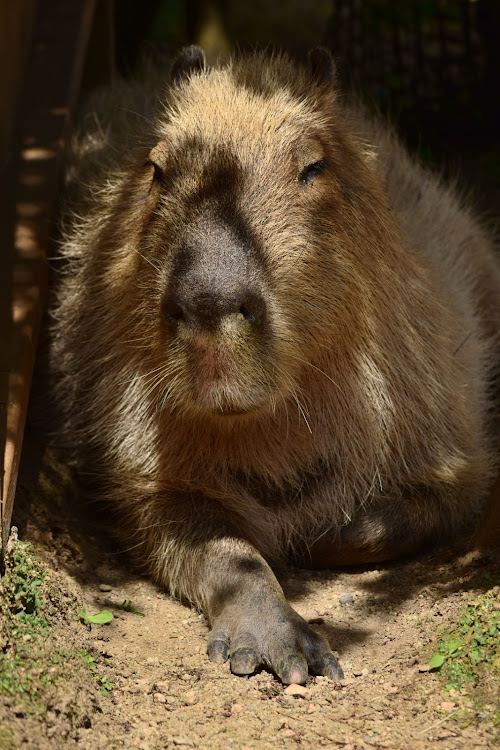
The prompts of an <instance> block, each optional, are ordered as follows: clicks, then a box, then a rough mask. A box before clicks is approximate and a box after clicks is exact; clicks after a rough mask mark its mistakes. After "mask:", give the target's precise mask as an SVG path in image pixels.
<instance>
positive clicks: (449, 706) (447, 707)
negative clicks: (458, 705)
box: [439, 701, 455, 711]
mask: <svg viewBox="0 0 500 750" xmlns="http://www.w3.org/2000/svg"><path fill="white" fill-rule="evenodd" d="M439 707H440V708H442V709H443V711H453V709H454V708H455V704H454V703H452V702H451V701H441V703H440V704H439Z"/></svg>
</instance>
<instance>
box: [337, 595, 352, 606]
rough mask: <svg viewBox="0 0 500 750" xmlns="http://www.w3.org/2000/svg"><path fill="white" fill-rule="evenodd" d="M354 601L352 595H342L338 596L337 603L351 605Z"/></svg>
mask: <svg viewBox="0 0 500 750" xmlns="http://www.w3.org/2000/svg"><path fill="white" fill-rule="evenodd" d="M353 601H354V596H353V595H352V594H342V596H339V602H340V603H341V604H351V603H352V602H353Z"/></svg>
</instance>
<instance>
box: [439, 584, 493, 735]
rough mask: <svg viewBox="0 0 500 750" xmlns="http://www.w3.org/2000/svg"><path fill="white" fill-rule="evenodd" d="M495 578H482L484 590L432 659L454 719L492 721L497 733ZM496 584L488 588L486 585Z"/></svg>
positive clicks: (460, 720) (479, 593) (468, 607)
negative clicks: (452, 707)
mask: <svg viewBox="0 0 500 750" xmlns="http://www.w3.org/2000/svg"><path fill="white" fill-rule="evenodd" d="M496 580H497V578H496V576H490V577H489V578H488V579H487V578H486V577H485V576H482V578H481V581H479V580H477V581H476V584H478V585H479V586H481V588H484V589H485V590H484V591H482V592H478V593H477V595H476V597H475V598H474V599H472V600H471V601H469V603H468V605H467V607H466V609H465V611H464V613H463V615H462V616H461V617H460V619H459V621H458V622H457V624H456V626H455V627H454V628H453V629H450V630H448V631H447V632H446V633H443V637H442V639H441V641H440V643H439V646H438V654H435V656H434V657H433V660H434V664H435V665H436V667H437V668H436V671H437V674H438V675H439V679H440V680H441V681H442V683H443V686H444V690H445V693H446V694H447V696H450V695H451V697H452V698H453V700H454V701H455V703H456V705H457V710H456V712H455V713H454V719H455V720H457V721H459V722H461V723H465V724H468V723H470V722H471V721H472V722H476V721H477V722H481V723H482V724H484V723H485V722H491V725H492V731H496V732H497V738H498V733H500V709H499V706H500V688H499V685H500V605H499V589H498V586H497V585H496ZM488 582H489V583H490V584H495V585H490V588H487V583H488Z"/></svg>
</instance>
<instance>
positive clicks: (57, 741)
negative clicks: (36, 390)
mask: <svg viewBox="0 0 500 750" xmlns="http://www.w3.org/2000/svg"><path fill="white" fill-rule="evenodd" d="M14 520H15V523H16V524H17V526H18V527H19V537H20V539H22V540H23V541H27V542H29V544H30V546H29V549H30V550H31V553H30V554H29V555H28V558H29V560H31V562H30V563H29V565H28V563H26V560H25V559H24V558H23V562H22V565H24V566H25V567H28V568H29V567H30V565H32V566H34V568H33V569H34V570H36V571H41V573H40V572H38V573H37V572H35V573H34V574H33V575H35V580H34V581H33V580H32V583H33V586H34V587H35V588H37V590H38V589H40V592H41V593H40V597H41V598H40V602H42V604H43V601H45V605H43V606H42V604H40V611H42V610H43V613H44V617H45V619H44V620H43V622H44V623H45V622H47V625H43V627H42V628H41V630H39V633H38V635H37V630H36V628H37V627H40V626H39V621H38V620H30V619H29V616H27V615H26V614H24V615H23V617H24V620H25V621H26V623H28V625H29V627H30V628H31V630H28V631H26V630H22V628H21V626H20V625H19V624H18V622H17V621H16V618H19V611H21V610H22V609H23V607H24V611H25V613H26V612H27V611H28V609H29V607H28V605H27V604H26V601H27V599H26V597H25V599H24V600H23V601H24V605H18V608H17V609H18V611H17V614H13V612H14V610H12V608H11V610H10V614H9V608H8V606H7V599H8V591H7V589H6V588H5V587H6V586H7V584H4V589H3V612H4V622H3V627H2V619H1V614H0V633H1V635H0V657H1V655H2V653H3V659H4V668H5V665H6V664H7V665H8V664H10V665H11V666H12V665H14V667H15V669H14V671H13V672H12V673H9V674H10V675H11V676H10V677H8V679H7V680H6V678H5V671H4V680H3V682H2V673H1V668H2V662H1V659H0V750H15V749H16V748H30V749H31V748H33V749H35V748H36V750H45V748H59V747H61V748H82V749H83V748H85V749H87V748H88V749H89V750H101V748H113V749H114V748H134V750H135V749H137V750H159V749H160V748H177V747H181V748H182V747H186V748H190V747H194V748H200V749H201V748H229V747H235V748H241V749H242V750H245V748H262V749H264V748H266V749H267V748H293V747H295V746H297V745H298V746H301V747H304V748H317V747H325V748H348V749H349V750H354V749H355V748H365V747H373V748H410V749H411V750H417V749H420V748H421V749H422V750H424V749H425V748H429V747H439V748H443V750H454V749H455V748H493V747H496V746H498V743H499V740H500V734H499V723H498V720H499V712H498V706H499V698H500V693H499V687H498V678H499V674H500V671H499V666H500V659H499V658H498V657H499V656H500V654H499V653H498V648H499V644H498V638H497V636H498V632H499V627H500V623H499V622H498V621H499V610H500V604H499V596H498V594H499V591H500V589H499V586H498V582H499V581H500V575H499V574H500V567H499V566H498V564H495V563H494V562H493V561H492V560H488V559H484V558H483V559H480V558H477V557H476V558H474V557H473V556H471V555H468V556H467V554H466V547H465V546H464V545H463V544H462V545H461V546H459V547H457V548H456V549H447V550H439V551H434V552H431V553H428V554H426V555H423V556H421V557H419V558H418V559H414V560H410V561H405V562H400V563H397V564H393V565H390V566H385V567H373V568H368V569H367V568H364V569H354V570H343V571H340V572H339V571H327V572H321V573H311V572H306V571H302V570H297V569H294V570H290V571H286V573H285V574H284V575H283V576H282V582H283V585H284V588H285V592H286V594H287V596H288V598H289V600H290V601H291V602H292V603H293V606H294V607H295V608H296V609H297V611H298V612H299V613H300V614H301V615H302V616H303V617H305V618H306V620H308V621H309V622H310V623H313V625H314V627H315V628H317V629H318V631H320V632H321V633H323V634H324V635H325V636H326V637H327V638H328V640H329V642H330V644H331V646H332V649H333V650H334V651H335V653H337V654H338V656H339V659H340V661H341V664H342V666H343V668H344V671H345V675H346V677H345V680H343V681H342V683H332V682H330V681H329V680H328V679H327V678H323V677H313V676H311V677H310V678H309V680H308V682H307V684H306V686H305V687H303V688H298V689H297V688H296V687H295V688H292V689H291V690H290V689H284V687H283V686H282V685H281V684H280V683H279V681H277V680H276V679H275V678H274V676H273V675H272V674H269V673H268V672H266V671H261V672H259V673H258V674H255V675H253V676H251V677H249V678H242V677H236V676H234V675H232V674H231V673H230V671H229V667H228V666H227V665H222V666H220V665H213V664H211V663H210V662H209V661H208V659H207V657H206V654H205V648H206V636H207V625H206V622H205V619H204V617H203V615H201V614H199V613H198V612H196V611H194V610H193V609H190V608H188V607H186V606H184V605H182V604H181V603H179V602H176V601H173V600H172V599H170V598H169V596H168V595H167V593H166V592H165V591H162V590H161V589H159V588H157V587H155V586H154V585H153V584H152V583H150V582H149V581H148V580H145V579H144V578H142V577H140V576H138V575H136V574H135V573H134V572H133V570H132V569H131V566H130V563H129V561H128V560H127V559H126V557H125V556H124V555H122V554H121V553H120V552H119V551H118V550H117V548H116V546H115V543H114V541H113V540H112V537H111V535H110V533H109V524H110V521H109V519H107V518H106V517H105V515H104V514H103V513H102V511H101V509H98V508H95V507H94V506H92V505H88V504H87V503H84V502H83V500H82V499H81V498H80V497H79V495H78V492H77V490H76V488H75V483H74V482H73V481H72V477H71V474H70V472H69V470H68V469H67V468H66V467H64V466H61V465H59V464H58V463H57V462H56V461H55V460H54V459H53V458H52V457H51V456H50V455H49V454H47V452H44V451H42V449H41V447H40V446H39V445H37V444H35V443H33V444H28V449H27V451H26V455H25V459H24V465H23V467H22V471H21V479H20V483H19V492H18V497H17V500H16V508H15V519H14ZM14 547H16V545H14ZM19 549H21V550H22V549H25V548H24V546H23V547H19ZM23 554H24V553H23ZM30 555H31V557H30ZM16 559H18V560H19V559H21V558H19V555H18V558H16ZM12 564H13V563H12ZM17 565H18V568H19V565H20V563H17ZM5 580H7V578H6V579H5ZM23 585H24V584H23ZM42 589H43V591H45V594H44V595H43V596H42V594H43V591H42ZM44 597H45V598H44ZM14 598H16V597H14ZM17 598H19V597H17ZM11 600H12V601H13V599H12V597H11ZM12 601H11V603H12ZM485 602H486V604H487V607H489V610H488V612H490V614H491V613H493V615H495V613H496V620H495V622H496V623H497V626H498V627H497V629H496V630H495V628H494V626H493V625H492V622H493V620H491V621H488V625H487V627H488V628H489V631H488V632H489V635H488V634H487V637H489V639H490V645H491V640H492V638H493V641H494V643H493V647H494V648H496V649H497V654H496V657H495V659H494V660H493V661H492V660H491V659H490V661H489V662H488V664H486V663H484V664H482V665H481V664H479V666H477V667H476V669H474V670H473V671H472V672H467V669H466V665H464V663H463V660H462V657H463V655H464V653H465V650H466V648H465V642H466V640H467V638H468V637H469V636H468V635H467V634H465V636H464V632H465V630H466V629H467V626H466V625H465V626H464V622H466V621H465V620H464V613H467V612H469V613H470V612H476V611H479V610H478V608H479V607H481V606H483V605H484V603H485ZM82 603H84V605H85V608H86V611H87V613H88V614H94V613H96V612H99V611H101V610H103V609H106V610H111V611H112V612H113V614H114V617H113V620H112V621H111V622H110V623H109V624H104V625H98V624H94V625H91V626H89V625H88V624H87V625H86V624H85V623H84V622H82V620H81V618H79V613H80V612H81V608H82ZM124 603H126V604H125V607H126V608H125V609H124V608H123V605H124ZM0 605H2V590H1V589H0ZM44 607H45V608H44ZM474 608H476V609H474ZM128 610H133V611H128ZM1 612H2V609H1V608H0V613H1ZM6 613H7V614H6ZM139 613H142V614H139ZM35 615H36V612H34V614H33V615H32V617H34V616H35ZM5 618H7V619H5ZM21 619H22V618H21ZM30 623H31V624H30ZM33 623H35V624H34V625H33ZM460 623H461V627H462V630H461V631H460V633H461V635H460V633H459V636H458V637H459V638H461V639H462V643H463V645H461V646H460V648H459V649H458V651H456V653H455V655H454V656H450V657H449V659H448V660H447V662H446V663H445V666H444V667H443V668H442V670H441V672H432V671H429V668H428V663H429V659H430V657H431V656H432V655H433V654H435V653H436V652H437V651H438V650H439V648H440V643H441V644H442V642H443V640H444V642H445V650H446V648H448V646H447V645H446V643H447V641H446V639H447V638H449V637H456V636H453V635H452V636H450V634H453V633H454V632H456V628H457V625H459V624H460ZM28 625H25V627H28ZM476 625H477V622H476V621H475V620H474V627H476ZM464 628H465V630H464ZM485 637H486V636H485ZM478 638H479V637H478ZM441 651H443V646H442V645H441ZM457 654H461V656H460V658H458V657H457ZM9 659H10V662H9ZM16 660H17V661H16ZM476 661H477V660H476ZM483 662H484V659H483ZM16 665H17V666H16ZM448 667H449V668H448ZM452 667H453V669H455V673H453V670H452V669H451V668H452ZM481 667H484V668H483V669H481ZM446 669H448V672H446ZM457 669H458V673H457ZM16 670H17V671H16ZM450 670H451V671H450ZM460 670H462V671H460ZM462 678H464V679H462ZM9 680H10V682H9ZM16 680H17V682H16ZM23 680H24V682H23ZM2 687H3V690H2ZM294 692H297V693H298V694H294Z"/></svg>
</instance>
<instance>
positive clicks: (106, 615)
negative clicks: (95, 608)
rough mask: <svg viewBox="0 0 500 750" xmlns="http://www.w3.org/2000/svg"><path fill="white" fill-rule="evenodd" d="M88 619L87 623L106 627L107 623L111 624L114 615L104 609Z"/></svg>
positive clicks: (88, 616)
mask: <svg viewBox="0 0 500 750" xmlns="http://www.w3.org/2000/svg"><path fill="white" fill-rule="evenodd" d="M86 619H87V622H93V623H95V624H96V625H105V624H106V623H107V622H111V620H112V619H113V613H112V612H110V611H109V610H108V609H103V610H101V612H97V614H95V615H87V616H86Z"/></svg>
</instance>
